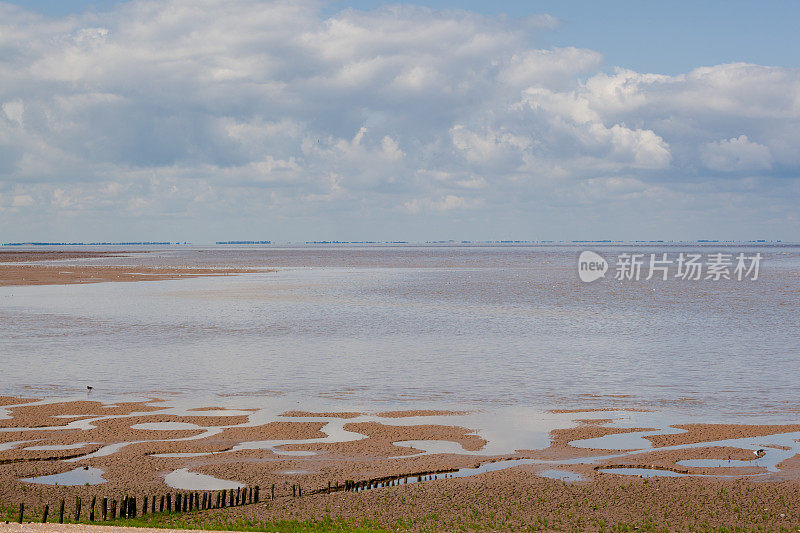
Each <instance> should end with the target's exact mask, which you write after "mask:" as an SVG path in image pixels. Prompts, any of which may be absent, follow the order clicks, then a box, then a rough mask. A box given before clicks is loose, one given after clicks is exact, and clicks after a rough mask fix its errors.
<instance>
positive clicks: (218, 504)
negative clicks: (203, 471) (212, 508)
mask: <svg viewBox="0 0 800 533" xmlns="http://www.w3.org/2000/svg"><path fill="white" fill-rule="evenodd" d="M219 500H220V498H219V492H218V493H217V506H216V507H217V509H219V506H220V503H219Z"/></svg>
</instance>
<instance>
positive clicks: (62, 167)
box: [0, 0, 800, 238]
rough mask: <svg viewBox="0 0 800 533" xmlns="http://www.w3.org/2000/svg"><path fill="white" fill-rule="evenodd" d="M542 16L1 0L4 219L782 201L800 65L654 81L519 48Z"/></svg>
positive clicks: (245, 2) (792, 191)
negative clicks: (76, 8)
mask: <svg viewBox="0 0 800 533" xmlns="http://www.w3.org/2000/svg"><path fill="white" fill-rule="evenodd" d="M557 24H558V21H557V20H555V19H554V18H553V17H550V16H547V15H542V16H539V17H532V18H531V19H528V20H524V21H513V20H510V19H508V18H505V17H487V16H482V15H478V14H475V13H470V12H466V11H437V10H432V9H427V8H420V7H413V6H387V7H384V8H381V9H377V10H374V11H359V10H344V11H341V12H338V13H334V14H332V15H323V12H322V11H321V7H320V5H319V4H317V3H316V2H312V1H309V2H304V1H300V2H283V1H275V2H267V1H261V0H232V1H223V0H202V1H200V2H198V1H197V0H164V1H155V0H153V1H151V0H139V1H136V0H134V1H130V2H125V3H121V4H119V5H118V6H117V7H115V8H114V9H112V10H110V11H108V12H97V13H90V14H86V15H83V16H71V17H65V18H60V19H59V18H55V19H53V18H45V17H41V16H37V15H34V14H31V13H29V12H26V11H24V10H22V9H19V8H16V7H14V6H11V5H8V4H0V49H1V50H3V53H2V54H0V79H2V80H3V83H2V84H0V110H2V112H1V113H0V193H2V194H3V199H4V204H3V205H5V206H6V207H9V206H11V205H16V207H15V215H14V216H15V217H16V218H15V219H14V221H13V222H15V223H14V224H13V226H14V227H19V228H22V227H25V224H21V223H16V222H18V221H21V220H23V219H24V217H28V218H27V220H37V221H41V223H40V224H39V226H41V227H45V226H46V225H47V224H50V225H51V226H52V227H57V225H58V224H57V222H56V221H57V217H58V214H59V213H60V212H61V211H69V212H70V213H73V214H74V215H75V216H77V217H80V215H81V213H85V214H87V217H88V216H89V215H90V214H92V213H101V212H107V211H117V212H119V213H131V214H136V216H147V217H150V219H152V220H158V219H159V217H171V218H170V220H174V219H175V218H176V217H186V218H187V219H188V218H191V217H201V216H203V214H205V216H209V217H215V220H217V219H226V220H228V221H229V222H228V224H227V226H226V227H236V226H237V224H239V223H241V224H243V225H245V226H247V224H251V223H252V220H258V219H264V220H268V219H269V220H272V219H271V218H270V217H287V216H296V217H306V216H307V217H313V216H316V213H320V212H324V213H325V216H326V217H328V218H327V219H326V220H339V218H337V217H342V219H344V218H347V217H351V216H353V213H354V212H357V213H358V214H359V216H363V217H365V220H367V221H371V222H373V223H370V224H360V225H359V226H358V227H359V228H361V227H370V228H372V227H374V228H375V231H378V228H380V227H381V224H386V225H387V226H386V227H388V228H389V229H395V228H397V227H399V226H398V224H397V222H396V221H395V222H389V221H388V219H387V216H388V215H387V213H394V214H396V213H398V212H400V211H403V212H406V213H413V214H415V215H416V216H418V217H421V218H424V216H425V214H426V213H447V212H460V213H468V212H473V213H478V212H480V213H484V214H486V213H488V214H489V215H488V216H490V217H491V216H492V215H495V216H496V217H498V218H502V217H504V216H506V215H508V216H509V217H510V218H509V220H511V215H510V213H511V212H516V213H518V214H519V215H520V216H527V213H530V212H542V211H543V210H545V209H547V208H548V206H549V205H550V204H551V203H557V204H559V205H563V206H566V207H565V208H563V209H562V211H564V212H567V211H569V210H570V209H577V208H576V207H573V208H570V207H569V205H570V204H569V202H570V201H574V202H576V203H575V205H576V206H577V205H580V206H582V207H581V209H583V208H584V207H585V205H586V202H590V201H591V198H592V197H593V195H601V191H602V196H604V197H606V196H607V195H614V194H617V195H618V197H619V198H620V199H624V198H628V199H630V201H633V200H632V198H634V196H635V197H636V198H637V199H638V200H637V201H638V202H641V201H643V200H642V199H652V200H653V201H655V199H657V198H658V197H659V196H660V197H663V198H682V199H685V198H692V199H693V200H692V201H696V202H697V203H702V202H707V203H710V202H713V201H714V200H715V198H720V197H725V198H726V201H727V199H729V196H728V195H730V194H740V195H747V199H748V201H750V202H752V203H753V204H754V205H762V206H763V207H764V208H769V209H777V210H778V211H779V213H780V216H778V215H776V216H775V217H774V219H775V220H787V219H791V217H787V216H784V215H785V214H786V212H787V211H790V210H791V209H793V206H794V205H796V204H797V199H798V198H797V195H798V194H800V193H799V192H798V186H797V185H796V184H797V180H798V177H800V71H798V70H796V69H786V68H780V67H767V66H759V65H750V64H741V63H737V64H729V65H716V66H709V67H703V68H698V69H695V70H693V71H691V72H688V73H685V74H681V75H677V76H666V75H660V74H653V73H639V72H635V71H631V70H627V69H622V68H616V69H610V68H609V67H607V66H606V65H605V64H604V60H603V57H602V55H601V54H599V53H598V52H596V51H593V50H589V49H584V48H575V47H563V48H547V49H538V48H532V47H531V46H530V44H529V43H530V42H532V41H533V40H532V39H531V36H532V35H533V36H537V35H539V34H541V33H542V32H546V31H549V29H552V28H553V27H555V26H557ZM737 173H738V174H737ZM742 173H746V174H747V177H749V178H753V179H754V180H755V181H753V182H752V183H751V184H750V186H749V187H748V188H746V192H744V191H745V188H743V186H742V184H743V182H740V181H737V180H739V179H740V178H741V177H742V176H741V175H742ZM614 184H626V186H625V187H619V186H615V185H614ZM644 191H647V193H646V194H645V192H644ZM731 191H734V192H731ZM775 191H780V194H778V193H776V192H775ZM479 192H480V196H477V194H478V193H479ZM15 198H30V200H27V199H21V200H19V201H18V202H17V200H15ZM742 199H744V196H742ZM687 202H688V200H687ZM632 205H635V207H636V208H637V209H644V208H645V207H643V205H642V204H640V203H637V204H632ZM687 205H688V204H687ZM398 206H402V208H401V209H398ZM476 207H480V208H481V209H475V208H476ZM693 207H696V206H693ZM576 213H577V211H576ZM476 216H477V215H476ZM482 216H483V215H482ZM21 217H22V218H21ZM572 218H573V219H575V220H578V219H580V216H577V215H573V217H572ZM87 220H88V218H87ZM245 220H247V221H249V222H247V223H245V222H243V221H245ZM385 220H387V221H386V222H384V221H385ZM476 220H477V219H476ZM237 221H242V222H237ZM3 224H5V225H11V221H10V219H5V220H3ZM475 225H476V227H481V228H482V227H485V226H486V223H485V221H484V222H480V223H479V222H477V221H476V222H475ZM211 226H213V223H212V222H204V221H203V219H202V218H196V219H193V223H192V224H189V225H188V227H191V228H196V231H197V232H198V235H199V233H200V232H201V231H203V228H208V227H211ZM296 226H297V227H301V224H299V223H298V224H297V225H296ZM489 226H491V224H489ZM74 227H75V228H77V229H76V231H77V230H78V229H80V228H82V227H83V228H84V229H92V228H94V227H96V225H93V224H90V223H88V222H87V223H86V224H84V225H83V226H81V225H80V223H76V224H75V225H74ZM143 227H144V226H143ZM306 227H307V228H308V231H311V230H312V229H313V228H314V227H315V226H314V223H312V222H308V223H307V226H306ZM298 231H299V230H298ZM304 231H305V230H304ZM289 236H295V237H300V233H297V234H292V235H289ZM304 236H310V235H307V234H304ZM43 237H44V236H43ZM194 238H201V237H199V236H197V235H196V236H194ZM301 238H302V237H301Z"/></svg>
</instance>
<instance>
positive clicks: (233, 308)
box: [0, 246, 800, 416]
mask: <svg viewBox="0 0 800 533" xmlns="http://www.w3.org/2000/svg"><path fill="white" fill-rule="evenodd" d="M93 249H94V248H93ZM128 249H129V248H128ZM583 249H584V248H582V247H569V246H563V247H558V246H514V247H504V246H463V247H458V246H438V247H430V246H429V247H411V246H398V247H377V246H375V247H370V246H365V247H344V246H341V247H336V246H330V247H325V246H318V247H297V248H286V247H262V248H229V249H224V248H214V247H211V248H207V249H195V248H173V249H167V250H158V251H153V252H152V253H148V254H137V255H135V256H133V257H130V258H113V259H111V258H104V259H102V260H89V261H87V262H89V263H92V264H104V263H111V264H145V265H188V266H255V267H264V268H268V267H275V268H277V269H278V270H277V271H276V272H268V273H259V274H247V275H239V276H225V277H218V278H198V279H189V280H175V281H165V282H146V283H145V282H142V283H102V284H91V285H80V286H79V285H71V286H44V287H5V288H0V323H1V324H2V334H0V360H1V361H2V368H3V370H2V377H1V378H0V380H1V381H0V394H14V395H28V396H37V395H39V396H41V395H68V394H72V393H78V392H80V391H82V390H85V386H86V385H93V386H94V387H95V394H99V395H102V394H111V393H114V394H117V393H148V392H151V391H172V392H179V393H182V394H184V395H186V396H196V397H204V398H207V397H214V396H217V395H253V396H281V397H285V398H295V397H296V398H297V399H298V401H301V402H307V401H311V400H313V401H315V402H321V403H323V404H324V403H325V402H326V401H331V402H333V401H347V402H354V403H359V404H362V405H373V404H383V403H385V404H387V405H388V404H392V405H396V404H403V403H405V402H407V403H408V404H409V405H408V407H411V405H413V406H414V407H416V406H419V405H425V406H430V405H433V406H435V405H442V406H444V405H448V406H453V405H498V404H511V405H524V406H544V407H549V406H559V407H569V406H581V407H587V406H603V405H607V404H609V403H611V402H614V401H618V397H619V396H626V397H628V398H627V399H626V400H625V401H626V402H632V403H635V404H641V405H645V406H656V407H661V408H676V409H681V410H686V411H689V412H693V413H709V412H711V413H738V412H765V411H767V412H778V413H783V414H786V415H787V416H791V414H790V413H792V410H796V409H800V381H799V380H798V379H797V376H798V372H799V371H800V339H799V338H798V327H800V318H799V317H798V311H799V310H800V306H799V305H798V298H799V297H800V248H798V247H794V246H779V247H764V248H761V249H760V251H761V253H762V254H763V255H764V259H763V260H762V272H761V278H760V279H759V280H757V281H741V282H737V281H730V282H725V281H722V282H712V281H692V282H689V281H660V280H658V281H656V280H653V281H649V282H648V281H640V282H632V281H625V282H620V281H614V280H608V279H606V280H601V281H599V282H595V283H593V284H590V285H587V284H583V283H581V282H580V281H579V280H578V277H577V272H576V263H577V257H578V254H579V253H580V251H581V250H583ZM592 249H594V250H596V251H599V252H600V253H602V254H603V255H605V256H606V258H607V259H613V258H615V257H616V254H617V253H619V252H620V251H621V249H620V248H610V247H606V248H603V247H598V246H593V247H592ZM626 249H635V250H637V251H643V252H645V253H651V252H654V253H655V252H657V253H661V252H665V251H666V252H669V253H671V254H674V255H677V253H678V252H681V251H686V252H691V251H696V249H693V248H692V247H689V246H675V247H672V248H668V247H663V246H661V247H645V246H629V247H626ZM713 250H717V248H702V249H700V251H701V252H703V253H707V252H709V251H713ZM740 250H746V251H747V252H748V253H749V252H752V251H754V250H755V249H753V248H733V249H731V250H729V251H733V252H734V253H738V252H739V251H740Z"/></svg>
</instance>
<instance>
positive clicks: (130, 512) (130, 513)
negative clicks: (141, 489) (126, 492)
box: [128, 496, 136, 518]
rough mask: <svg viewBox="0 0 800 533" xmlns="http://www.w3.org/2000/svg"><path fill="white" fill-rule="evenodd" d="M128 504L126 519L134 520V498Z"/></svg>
mask: <svg viewBox="0 0 800 533" xmlns="http://www.w3.org/2000/svg"><path fill="white" fill-rule="evenodd" d="M128 502H129V503H128V505H129V507H128V518H136V497H135V496H134V497H132V498H131V499H130V500H128Z"/></svg>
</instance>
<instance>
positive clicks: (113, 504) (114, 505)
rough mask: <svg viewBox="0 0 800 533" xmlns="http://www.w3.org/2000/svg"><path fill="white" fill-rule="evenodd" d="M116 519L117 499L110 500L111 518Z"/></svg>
mask: <svg viewBox="0 0 800 533" xmlns="http://www.w3.org/2000/svg"><path fill="white" fill-rule="evenodd" d="M116 519H117V500H111V520H116Z"/></svg>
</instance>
